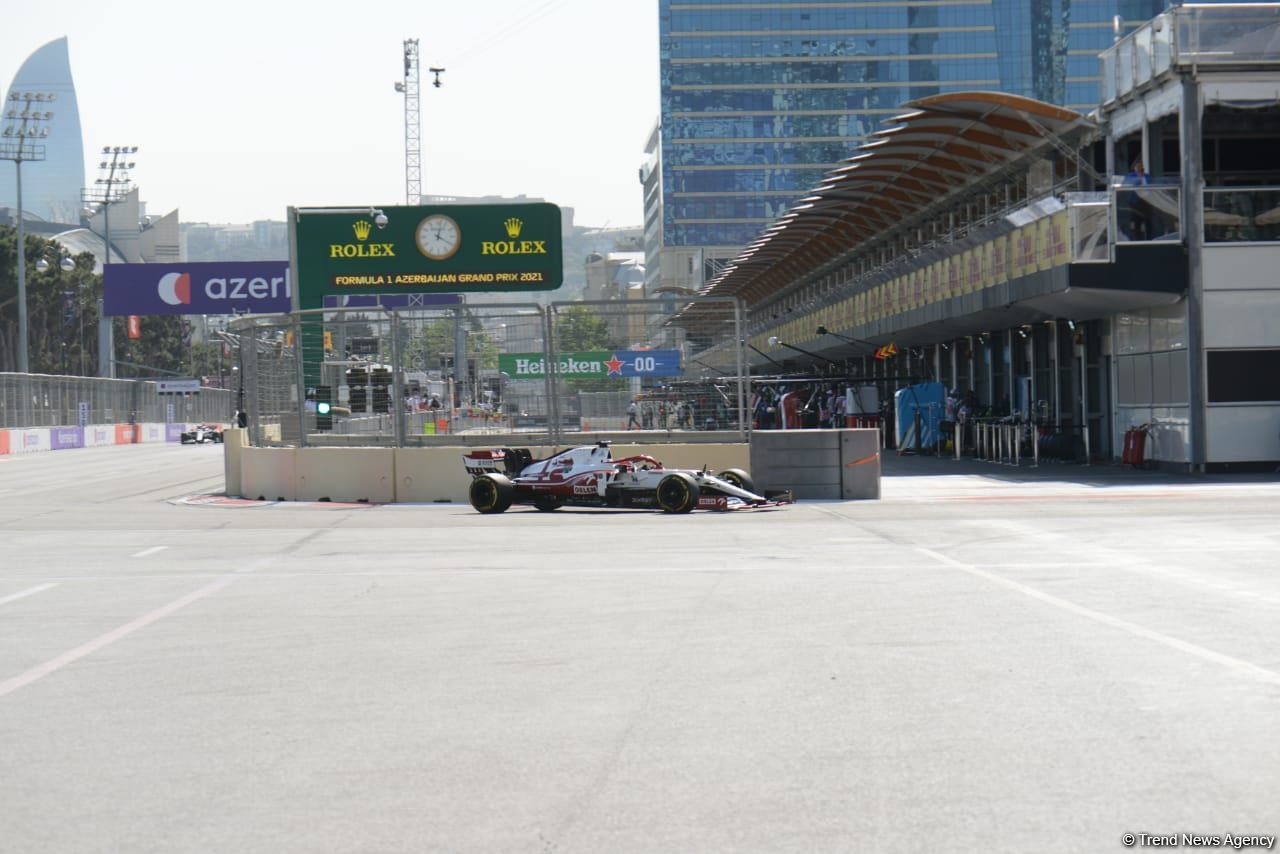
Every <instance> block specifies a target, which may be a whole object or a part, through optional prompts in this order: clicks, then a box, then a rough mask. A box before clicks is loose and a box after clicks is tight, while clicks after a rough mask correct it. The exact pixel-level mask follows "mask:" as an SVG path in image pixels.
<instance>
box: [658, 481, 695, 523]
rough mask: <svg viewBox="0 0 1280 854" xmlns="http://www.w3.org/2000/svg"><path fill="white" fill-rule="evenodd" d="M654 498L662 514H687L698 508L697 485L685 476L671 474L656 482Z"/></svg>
mask: <svg viewBox="0 0 1280 854" xmlns="http://www.w3.org/2000/svg"><path fill="white" fill-rule="evenodd" d="M655 498H656V499H657V502H658V506H659V507H661V508H662V511H663V512H664V513H688V512H689V511H690V510H692V509H693V508H694V507H697V506H698V484H697V483H695V482H694V480H693V478H691V477H689V475H687V474H682V473H679V472H673V473H672V474H669V475H667V476H666V477H664V478H663V479H662V480H660V481H658V489H657V493H656V495H655Z"/></svg>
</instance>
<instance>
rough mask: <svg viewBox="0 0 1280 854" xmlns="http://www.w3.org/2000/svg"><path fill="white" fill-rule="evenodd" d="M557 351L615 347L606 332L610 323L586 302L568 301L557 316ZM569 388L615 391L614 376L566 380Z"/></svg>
mask: <svg viewBox="0 0 1280 854" xmlns="http://www.w3.org/2000/svg"><path fill="white" fill-rule="evenodd" d="M555 335H556V354H557V355H558V356H563V355H564V354H565V353H580V352H584V351H588V350H614V349H617V347H618V342H617V341H615V340H614V338H613V336H612V335H611V334H610V332H609V324H608V323H606V322H605V320H604V318H602V317H601V316H600V315H598V314H597V313H596V312H595V311H594V310H593V309H591V308H590V307H589V306H585V305H571V306H569V307H568V308H567V309H565V310H564V311H562V312H559V313H558V315H557V316H556V323H555ZM564 383H565V386H566V387H567V388H568V389H569V390H570V391H616V390H617V389H618V385H617V382H616V380H610V379H598V380H595V379H591V380H584V379H577V380H565V381H564Z"/></svg>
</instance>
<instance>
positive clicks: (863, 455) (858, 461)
mask: <svg viewBox="0 0 1280 854" xmlns="http://www.w3.org/2000/svg"><path fill="white" fill-rule="evenodd" d="M224 438H225V444H224V454H225V456H224V466H225V476H226V486H227V488H226V492H227V495H229V496H238V497H243V498H250V499H266V500H269V501H320V500H326V499H327V500H329V501H344V502H353V501H368V502H371V503H379V504H381V503H394V502H418V503H467V500H468V499H467V488H468V487H469V486H470V484H471V476H470V475H468V474H467V473H466V470H465V469H464V468H463V466H462V455H463V454H464V453H466V452H467V451H468V450H471V449H470V448H467V447H463V446H461V445H459V446H439V447H425V448H377V447H373V448H371V447H349V448H256V447H252V446H249V445H248V444H247V433H246V431H244V430H227V431H226V433H225V434H224ZM495 438H496V437H495ZM590 441H592V440H591V439H584V440H583V443H584V444H585V443H587V442H590ZM503 444H504V442H503V441H495V442H494V446H496V447H500V446H502V445H503ZM505 444H508V445H509V444H510V440H509V438H508V439H507V440H506V441H505ZM612 447H613V454H614V456H615V457H619V458H620V457H628V456H632V455H635V454H648V455H650V456H653V457H655V458H657V459H659V460H662V463H663V465H665V466H667V467H668V468H702V467H703V466H706V467H707V468H708V469H709V470H711V471H713V472H716V471H723V470H724V469H729V468H741V469H747V470H748V471H750V472H751V473H752V477H753V478H754V479H755V481H756V485H757V487H758V488H760V489H791V490H792V491H793V492H794V493H795V495H796V497H797V498H800V499H804V498H809V499H813V498H836V499H840V498H845V499H856V498H879V497H880V455H879V452H880V434H879V431H877V430H787V431H778V432H768V433H759V432H758V433H756V434H754V435H753V436H752V440H751V443H750V444H747V443H742V442H720V443H717V442H706V443H702V442H700V443H690V444H678V443H665V442H664V443H652V444H647V443H646V444H640V443H627V442H622V441H618V442H615V443H614V444H613V446H612ZM529 450H530V451H531V452H532V453H533V454H534V455H535V457H537V456H548V455H550V454H551V453H554V452H555V451H556V450H557V449H556V448H551V447H538V446H530V448H529ZM558 450H563V446H562V447H561V448H559V449H558Z"/></svg>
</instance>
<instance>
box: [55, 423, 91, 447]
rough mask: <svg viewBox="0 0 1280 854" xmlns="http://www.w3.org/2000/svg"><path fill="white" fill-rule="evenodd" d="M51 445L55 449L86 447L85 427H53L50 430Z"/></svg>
mask: <svg viewBox="0 0 1280 854" xmlns="http://www.w3.org/2000/svg"><path fill="white" fill-rule="evenodd" d="M49 446H50V447H51V448H53V449H54V450H55V451H65V450H66V449H68V448H83V447H84V428H83V427H53V428H50V430H49Z"/></svg>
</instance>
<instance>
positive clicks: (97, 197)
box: [83, 145, 138, 378]
mask: <svg viewBox="0 0 1280 854" xmlns="http://www.w3.org/2000/svg"><path fill="white" fill-rule="evenodd" d="M137 150H138V146H136V145H105V146H103V147H102V156H103V157H106V156H107V155H110V156H111V159H110V160H103V161H102V162H101V163H99V164H98V168H99V170H101V171H102V172H104V173H105V175H102V176H99V177H98V179H97V180H95V181H94V184H95V185H96V188H86V189H85V191H84V194H83V195H84V201H85V203H86V204H100V205H102V248H103V253H102V281H103V299H102V300H99V302H98V376H100V377H108V378H109V377H114V376H115V375H116V366H115V341H114V336H113V334H112V329H111V318H109V317H107V315H106V311H105V305H104V300H105V296H106V281H107V264H108V263H110V262H111V216H110V209H111V203H112V202H118V201H120V199H121V198H123V197H124V196H125V194H127V193H128V192H129V191H130V190H131V189H133V188H132V186H131V185H130V181H129V170H130V169H132V168H133V167H134V166H136V165H137V164H135V163H134V162H133V161H131V160H129V159H128V158H129V156H130V155H132V154H134V153H135V152H136V151H137Z"/></svg>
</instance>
